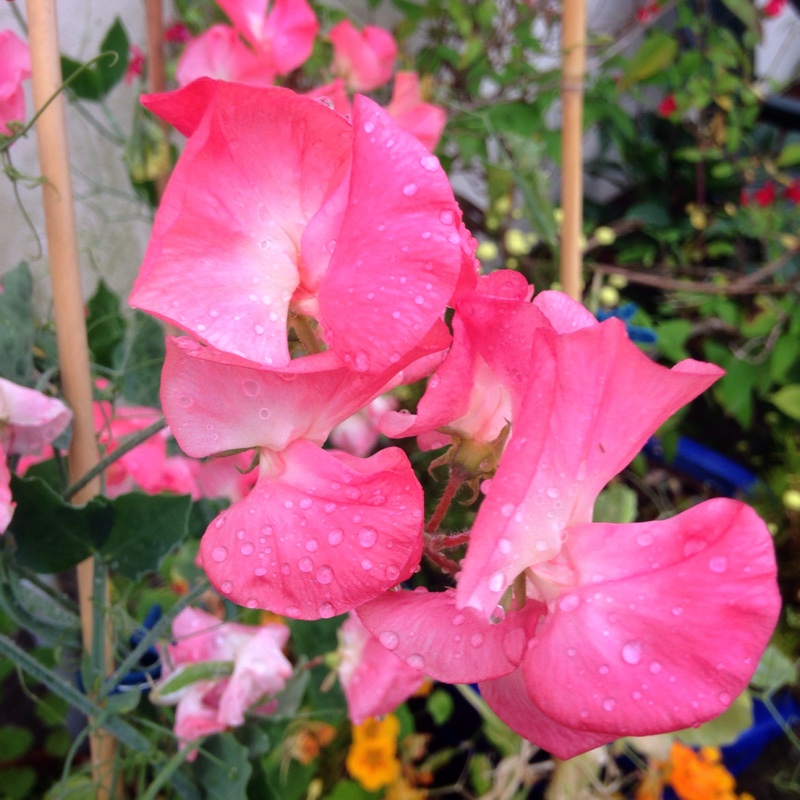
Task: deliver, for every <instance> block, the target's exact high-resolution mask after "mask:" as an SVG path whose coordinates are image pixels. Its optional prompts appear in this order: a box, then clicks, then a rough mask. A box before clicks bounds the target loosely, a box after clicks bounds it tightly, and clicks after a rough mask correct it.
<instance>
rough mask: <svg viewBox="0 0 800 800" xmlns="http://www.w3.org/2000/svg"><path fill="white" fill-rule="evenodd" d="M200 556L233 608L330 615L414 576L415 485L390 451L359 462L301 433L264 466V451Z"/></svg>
mask: <svg viewBox="0 0 800 800" xmlns="http://www.w3.org/2000/svg"><path fill="white" fill-rule="evenodd" d="M270 471H272V473H273V474H272V475H271V474H269V473H270ZM200 554H201V558H202V562H203V567H204V569H205V570H206V572H207V573H208V576H209V578H210V580H211V582H212V583H213V584H214V586H216V587H217V588H218V589H219V591H220V592H222V594H223V595H225V596H226V597H228V598H229V599H231V600H233V601H234V602H236V603H239V604H240V605H246V606H248V607H249V608H265V609H268V610H270V611H274V612H275V613H278V614H283V615H285V616H287V617H293V618H296V619H319V618H320V617H332V616H334V615H335V614H342V613H344V612H345V611H349V610H350V609H352V608H354V607H355V606H358V605H360V604H361V603H365V602H367V601H368V600H371V599H372V598H373V597H376V596H377V595H379V594H381V593H382V592H385V591H386V590H387V589H389V588H391V587H392V586H395V585H396V584H397V583H399V582H400V581H402V580H405V579H406V578H408V577H409V576H410V575H411V574H412V573H413V571H414V569H415V568H416V567H417V565H418V564H419V559H420V557H421V554H422V489H421V487H420V486H419V483H418V482H417V480H416V478H415V476H414V472H413V470H412V468H411V465H410V464H409V462H408V459H407V457H406V456H405V454H404V453H403V452H402V451H401V450H398V449H397V448H388V449H386V450H382V451H381V452H379V453H377V454H376V455H374V456H372V457H371V458H369V459H357V458H354V457H352V456H348V455H347V454H344V453H340V454H333V453H331V452H330V451H326V450H322V449H321V448H319V447H317V446H316V445H313V444H311V443H310V442H306V441H303V440H300V441H297V442H294V443H293V444H291V445H290V446H289V447H288V448H287V449H286V450H285V451H284V452H283V453H281V454H280V455H278V454H273V456H272V463H270V464H267V456H266V454H265V455H262V473H261V476H260V477H259V481H258V483H257V484H256V485H255V487H254V488H253V490H252V491H251V492H250V494H249V495H247V497H245V498H244V499H243V500H241V501H240V502H239V503H236V504H235V505H233V506H231V508H229V509H228V510H227V511H225V512H223V514H221V515H220V516H219V517H218V518H217V519H216V520H215V521H214V522H212V523H211V525H209V527H208V530H207V531H206V533H205V536H204V537H203V540H202V542H201V546H200Z"/></svg>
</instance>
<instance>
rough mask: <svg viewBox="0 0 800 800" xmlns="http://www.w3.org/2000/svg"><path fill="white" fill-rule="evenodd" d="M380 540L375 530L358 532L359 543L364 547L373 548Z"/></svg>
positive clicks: (369, 529) (365, 529)
mask: <svg viewBox="0 0 800 800" xmlns="http://www.w3.org/2000/svg"><path fill="white" fill-rule="evenodd" d="M377 540H378V533H377V531H376V530H375V528H362V529H361V530H360V531H359V532H358V543H359V544H360V545H361V546H362V547H372V546H373V545H374V544H375V542H376V541H377Z"/></svg>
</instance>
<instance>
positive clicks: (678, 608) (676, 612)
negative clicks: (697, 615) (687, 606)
mask: <svg viewBox="0 0 800 800" xmlns="http://www.w3.org/2000/svg"><path fill="white" fill-rule="evenodd" d="M681 614H683V608H682V607H681V606H673V607H672V616H673V617H679V616H680V615H681Z"/></svg>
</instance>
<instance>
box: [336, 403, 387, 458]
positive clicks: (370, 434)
mask: <svg viewBox="0 0 800 800" xmlns="http://www.w3.org/2000/svg"><path fill="white" fill-rule="evenodd" d="M396 408H397V398H396V397H392V396H391V395H388V394H386V395H382V396H381V397H376V398H375V399H374V400H373V401H372V402H371V403H370V404H369V405H367V406H365V407H364V408H362V409H361V410H360V411H357V412H356V413H355V414H353V416H352V417H348V418H347V419H346V420H344V422H340V423H339V424H338V425H337V426H336V427H335V428H334V429H333V430H332V431H331V435H330V437H329V439H330V443H331V444H332V445H333V446H334V447H336V448H337V449H339V450H344V451H345V452H346V453H350V454H351V455H354V456H359V457H360V458H363V457H364V456H366V455H369V454H370V453H371V452H372V451H373V450H374V449H375V445H376V444H378V439H379V437H380V431H379V430H378V423H379V422H380V420H381V418H382V417H383V415H384V414H386V413H387V412H389V411H394V410H395V409H396Z"/></svg>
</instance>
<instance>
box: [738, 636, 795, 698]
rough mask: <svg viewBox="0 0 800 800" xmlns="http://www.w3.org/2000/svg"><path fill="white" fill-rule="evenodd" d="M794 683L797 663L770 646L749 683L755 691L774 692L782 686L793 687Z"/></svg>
mask: <svg viewBox="0 0 800 800" xmlns="http://www.w3.org/2000/svg"><path fill="white" fill-rule="evenodd" d="M796 681H797V662H796V661H795V660H794V659H793V658H789V657H788V656H786V655H784V653H783V652H781V650H779V649H778V648H777V647H775V645H774V644H771V645H769V646H768V647H767V649H766V650H765V651H764V654H763V655H762V656H761V661H759V662H758V669H756V674H755V675H753V678H752V680H751V681H750V682H751V683H752V684H753V686H754V687H755V688H756V689H760V690H761V691H764V692H774V691H775V690H776V689H779V688H780V687H782V686H790V685H793V684H794V683H795V682H796Z"/></svg>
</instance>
